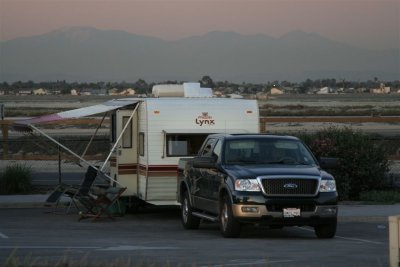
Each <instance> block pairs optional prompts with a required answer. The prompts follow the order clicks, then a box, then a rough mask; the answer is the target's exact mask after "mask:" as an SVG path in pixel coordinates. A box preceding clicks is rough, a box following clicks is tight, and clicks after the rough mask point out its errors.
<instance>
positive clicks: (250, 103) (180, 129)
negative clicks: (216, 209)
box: [23, 83, 259, 205]
mask: <svg viewBox="0 0 400 267" xmlns="http://www.w3.org/2000/svg"><path fill="white" fill-rule="evenodd" d="M153 94H154V95H155V96H156V97H154V98H124V99H117V100H111V101H108V102H106V103H104V104H100V105H96V106H92V107H87V108H81V109H76V110H72V111H66V112H61V113H58V114H53V115H49V116H43V117H39V118H33V119H30V120H27V121H25V122H24V123H23V124H24V125H28V126H31V127H32V128H33V129H35V130H40V129H38V128H37V127H35V126H34V125H33V124H35V123H39V122H46V121H50V120H52V121H53V120H61V119H70V118H76V117H82V116H89V115H93V114H98V113H104V112H108V114H109V116H110V118H111V127H110V131H111V132H110V140H111V147H112V148H111V151H110V154H109V155H108V157H107V159H106V160H105V162H104V164H103V166H102V167H101V168H99V171H103V170H104V167H105V166H106V164H107V162H108V161H109V162H110V172H109V173H105V175H106V176H107V177H109V179H110V180H111V181H112V184H118V185H119V186H122V187H126V188H127V189H126V190H125V192H124V195H123V196H125V197H128V199H130V200H131V201H135V199H136V200H137V199H140V200H143V201H145V202H147V203H151V204H155V205H175V204H178V202H177V165H178V161H179V159H180V158H182V157H192V156H194V155H196V153H197V152H198V150H199V149H200V146H201V145H202V143H203V141H204V139H205V138H206V137H207V135H209V134H212V133H258V132H259V111H258V105H257V102H256V100H245V99H230V98H214V97H212V94H211V89H209V88H201V87H200V85H199V84H198V83H189V84H183V85H164V86H162V85H158V86H155V87H154V88H153ZM50 138H51V137H50ZM53 141H55V140H53ZM66 149H67V148H66ZM70 152H71V153H73V152H72V151H70ZM75 155H76V154H75ZM76 156H78V155H76ZM81 160H84V159H81ZM88 164H90V163H88Z"/></svg>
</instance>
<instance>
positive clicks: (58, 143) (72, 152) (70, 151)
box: [28, 124, 121, 186]
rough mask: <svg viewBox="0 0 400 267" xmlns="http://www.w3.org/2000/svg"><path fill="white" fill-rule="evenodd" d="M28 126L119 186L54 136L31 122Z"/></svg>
mask: <svg viewBox="0 0 400 267" xmlns="http://www.w3.org/2000/svg"><path fill="white" fill-rule="evenodd" d="M28 126H29V127H30V128H32V129H34V130H35V131H37V132H39V133H40V134H42V135H43V136H45V137H46V138H48V139H49V140H50V141H52V142H53V143H55V144H57V145H58V146H60V147H62V148H63V149H64V150H66V151H67V152H69V153H70V154H72V155H73V156H75V157H77V158H78V159H80V160H81V161H83V162H84V163H86V164H87V165H88V166H91V167H93V168H94V169H96V170H97V171H100V172H101V173H102V174H103V175H104V176H105V177H107V178H108V179H109V180H110V181H112V182H115V183H117V184H118V185H120V186H121V184H120V183H118V182H117V181H115V180H114V179H112V178H111V177H110V176H109V175H107V174H105V173H103V172H102V170H99V169H98V168H96V166H94V165H93V164H91V163H90V162H88V161H87V160H85V159H83V158H82V157H81V156H79V155H78V154H76V153H75V152H74V151H72V150H71V149H69V148H68V147H66V146H64V145H63V144H61V143H60V142H58V141H57V140H55V139H54V138H52V137H51V136H49V135H48V134H46V133H45V132H43V131H42V130H40V129H39V128H37V127H35V126H33V125H32V124H28Z"/></svg>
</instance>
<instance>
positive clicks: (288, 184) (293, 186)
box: [261, 178, 319, 196]
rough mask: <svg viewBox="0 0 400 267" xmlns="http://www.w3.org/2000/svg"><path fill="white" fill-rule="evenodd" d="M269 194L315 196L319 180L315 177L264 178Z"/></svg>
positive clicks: (264, 185) (263, 182) (266, 190)
mask: <svg viewBox="0 0 400 267" xmlns="http://www.w3.org/2000/svg"><path fill="white" fill-rule="evenodd" d="M261 183H262V186H263V188H264V193H265V194H266V195H268V196H314V195H316V193H317V189H318V184H319V180H318V179H314V178H264V179H262V180H261Z"/></svg>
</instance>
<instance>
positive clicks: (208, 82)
mask: <svg viewBox="0 0 400 267" xmlns="http://www.w3.org/2000/svg"><path fill="white" fill-rule="evenodd" d="M199 82H200V84H201V86H202V87H210V88H214V87H215V84H214V81H213V80H212V79H211V77H210V76H208V75H205V76H203V78H201V80H200V81H199Z"/></svg>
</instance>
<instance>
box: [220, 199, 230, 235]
mask: <svg viewBox="0 0 400 267" xmlns="http://www.w3.org/2000/svg"><path fill="white" fill-rule="evenodd" d="M227 221H228V207H227V205H226V203H224V205H223V206H222V210H221V225H222V229H223V230H224V231H225V230H226V223H227Z"/></svg>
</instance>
